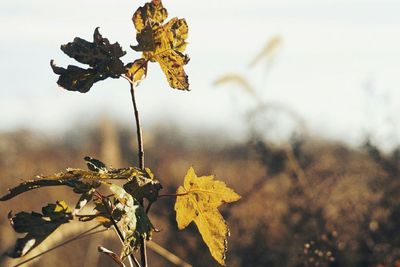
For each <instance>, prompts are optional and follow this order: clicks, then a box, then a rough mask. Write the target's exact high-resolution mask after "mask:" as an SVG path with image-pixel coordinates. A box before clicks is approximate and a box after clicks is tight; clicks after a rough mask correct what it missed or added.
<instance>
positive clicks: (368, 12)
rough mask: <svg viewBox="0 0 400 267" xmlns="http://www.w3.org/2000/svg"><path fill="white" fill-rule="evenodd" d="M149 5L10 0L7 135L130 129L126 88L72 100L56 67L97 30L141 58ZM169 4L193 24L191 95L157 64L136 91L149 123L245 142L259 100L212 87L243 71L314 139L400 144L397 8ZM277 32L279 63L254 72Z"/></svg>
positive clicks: (5, 20) (4, 52) (4, 71)
mask: <svg viewBox="0 0 400 267" xmlns="http://www.w3.org/2000/svg"><path fill="white" fill-rule="evenodd" d="M144 2H145V1H128V0H120V1H104V0H96V1H91V0H85V1H81V0H80V1H78V0H69V1H51V0H39V1H27V0H18V1H15V0H2V1H1V2H0V29H1V35H0V40H1V49H0V58H1V61H0V79H1V80H0V81H1V87H0V122H1V123H0V130H10V129H14V128H16V127H27V128H33V129H40V130H44V131H61V130H62V129H65V128H68V127H69V126H70V125H71V124H73V123H75V122H79V123H85V122H91V121H93V120H95V119H96V117H97V116H98V115H99V114H108V115H109V116H111V117H112V118H117V119H118V121H119V122H122V123H129V124H132V125H133V123H132V121H131V120H132V110H131V108H132V107H131V103H130V98H129V85H128V84H127V82H126V81H125V80H123V79H120V80H112V79H109V80H107V81H104V82H99V83H97V84H95V85H94V87H93V88H92V90H91V91H90V92H89V93H87V94H80V93H74V92H68V91H65V90H62V89H60V88H58V86H57V84H56V80H57V76H56V75H55V74H53V73H52V71H51V68H50V65H49V61H50V59H55V62H56V63H57V64H58V65H59V66H66V65H67V64H74V61H73V60H72V59H69V58H68V57H67V56H66V55H64V54H63V53H62V52H61V50H59V46H60V45H61V44H65V43H67V42H70V41H72V40H73V38H74V37H75V36H79V37H81V38H84V39H87V40H92V34H93V31H94V29H95V28H96V27H97V26H100V32H101V33H102V34H103V36H104V37H107V38H108V39H109V40H110V41H111V42H115V41H118V42H119V43H120V44H121V45H122V46H123V48H124V50H126V51H127V52H128V54H127V56H125V57H124V58H123V60H124V62H128V61H133V60H134V59H135V58H137V57H138V56H139V54H137V53H134V52H133V51H132V50H131V49H130V48H129V45H131V44H135V43H136V40H135V31H134V28H133V25H132V23H131V17H132V14H133V12H134V11H135V9H136V8H137V7H138V6H140V5H143V3H144ZM115 3H118V4H115ZM163 3H164V6H165V7H166V8H167V9H168V11H169V15H170V17H174V16H177V17H185V18H186V20H187V22H188V24H189V39H188V41H189V46H188V49H187V52H188V54H189V56H190V58H191V61H190V62H189V64H188V65H187V67H186V71H187V73H188V74H189V81H190V87H191V90H192V91H191V92H181V91H177V90H173V89H170V88H169V87H168V85H167V82H166V79H165V77H164V76H163V74H162V73H161V71H160V69H159V66H158V65H156V64H152V65H151V67H150V69H149V70H148V77H147V79H146V80H145V81H143V82H142V84H141V85H140V87H139V88H138V89H137V90H138V93H137V95H138V96H137V97H138V102H139V106H140V109H141V113H142V117H143V118H142V121H143V122H144V124H145V126H146V125H150V124H151V123H154V122H157V121H160V120H161V121H164V122H169V121H172V122H176V123H177V124H178V125H179V126H180V127H182V128H190V129H194V130H192V131H197V129H199V128H206V129H211V130H218V129H221V128H225V129H226V130H228V131H230V132H231V133H232V134H233V135H238V136H243V135H244V134H245V133H246V129H245V128H246V127H244V125H245V124H246V122H245V113H246V112H247V111H249V110H251V108H253V107H254V105H253V103H252V100H251V98H249V97H248V96H247V95H246V94H245V93H243V91H242V90H241V89H240V88H239V87H237V86H235V85H226V86H220V87H215V86H213V85H212V83H213V81H215V80H216V79H217V78H218V77H220V76H221V75H224V74H227V73H238V74H240V75H244V76H245V77H247V79H248V80H249V81H250V83H251V84H252V85H253V86H254V87H255V88H256V90H257V92H258V93H259V94H260V95H262V98H263V100H264V101H267V102H272V103H280V104H281V105H284V106H286V107H288V108H290V109H291V110H293V111H294V112H295V113H296V114H297V115H298V116H300V117H302V118H304V120H305V121H306V124H307V127H308V128H309V129H310V131H311V132H314V133H316V134H319V135H322V136H324V137H328V138H333V139H338V140H344V141H346V142H353V143H355V144H357V143H358V142H360V141H361V139H362V138H363V136H365V134H366V132H371V133H372V134H373V136H374V138H375V139H377V140H379V142H380V143H382V144H383V145H384V146H389V145H390V144H398V143H400V127H399V125H400V116H398V114H399V113H400V73H399V72H400V16H399V14H400V1H384V0H380V1H378V0H376V1H372V0H369V1H368V0H359V1H356V0H347V1H323V0H314V1H306V0H297V1H295V0H293V1H289V0H286V1H282V0H270V1H266V0H246V1H235V0H218V1H206V0H205V1H188V0H186V1H179V0H178V1H172V0H164V1H163ZM276 35H279V36H280V37H281V38H282V40H283V45H282V47H281V49H280V50H279V52H278V54H277V57H276V59H275V61H274V65H273V66H272V67H271V68H270V69H269V70H268V72H266V68H265V62H261V63H260V64H259V65H258V66H256V67H255V68H252V69H249V68H248V65H249V63H250V62H251V60H252V59H253V58H254V56H255V55H256V54H257V53H259V52H260V51H261V50H262V49H263V47H264V46H265V44H266V42H267V41H268V40H269V39H270V38H272V37H273V36H276ZM278 124H279V122H278ZM282 124H283V125H284V124H285V123H282ZM266 128H268V127H266ZM268 130H269V129H266V131H268Z"/></svg>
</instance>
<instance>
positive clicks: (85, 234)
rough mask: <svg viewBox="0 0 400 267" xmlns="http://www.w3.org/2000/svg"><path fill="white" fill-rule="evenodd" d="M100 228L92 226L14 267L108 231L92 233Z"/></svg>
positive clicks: (15, 266)
mask: <svg viewBox="0 0 400 267" xmlns="http://www.w3.org/2000/svg"><path fill="white" fill-rule="evenodd" d="M100 226H101V224H99V225H96V226H94V227H92V228H90V229H88V230H86V231H84V232H83V233H80V234H79V235H77V236H75V237H73V238H71V239H68V240H66V241H64V242H62V243H60V244H58V245H56V246H54V247H52V248H50V249H48V250H46V251H43V252H41V253H39V254H37V255H35V256H33V257H31V258H29V259H26V260H24V261H21V262H20V263H18V264H17V265H14V267H18V266H21V265H23V264H25V263H28V262H30V261H31V260H34V259H36V258H38V257H40V256H42V255H44V254H46V253H48V252H50V251H53V250H55V249H57V248H59V247H62V246H64V245H66V244H68V243H70V242H73V241H76V240H79V239H81V238H84V237H87V236H90V235H94V234H97V233H101V232H104V231H107V230H108V229H102V230H98V231H95V232H92V231H93V230H95V229H96V228H98V227H100Z"/></svg>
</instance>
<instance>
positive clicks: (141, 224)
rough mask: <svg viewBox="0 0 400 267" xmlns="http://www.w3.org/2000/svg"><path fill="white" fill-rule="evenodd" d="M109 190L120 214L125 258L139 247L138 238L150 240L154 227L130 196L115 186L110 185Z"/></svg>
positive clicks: (141, 208)
mask: <svg viewBox="0 0 400 267" xmlns="http://www.w3.org/2000/svg"><path fill="white" fill-rule="evenodd" d="M110 190H111V191H112V192H114V194H115V198H116V199H117V200H118V202H117V204H116V206H115V207H116V209H117V210H119V211H121V212H122V213H121V218H120V220H119V224H120V225H121V226H122V227H121V230H122V232H123V233H124V236H125V240H124V249H123V251H124V252H123V254H124V256H127V255H129V254H130V253H132V252H133V250H134V249H136V248H138V247H139V245H140V242H139V241H140V237H142V238H143V239H145V240H150V237H151V233H152V231H153V229H154V227H153V225H152V224H151V222H150V219H149V218H148V217H147V214H146V212H145V211H144V209H143V207H142V206H141V205H139V202H138V201H137V200H136V199H135V198H133V197H132V195H131V194H129V193H127V192H126V191H125V190H124V189H123V188H122V187H120V186H117V185H115V184H112V185H110Z"/></svg>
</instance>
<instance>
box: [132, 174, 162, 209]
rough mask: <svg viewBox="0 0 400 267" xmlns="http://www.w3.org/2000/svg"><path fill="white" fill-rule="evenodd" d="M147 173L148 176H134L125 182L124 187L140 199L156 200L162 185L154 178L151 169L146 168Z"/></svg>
mask: <svg viewBox="0 0 400 267" xmlns="http://www.w3.org/2000/svg"><path fill="white" fill-rule="evenodd" d="M146 174H147V175H146V176H135V177H133V179H132V180H131V181H129V182H128V183H126V184H124V189H125V190H126V192H128V193H129V194H131V195H132V196H133V197H134V198H135V199H137V200H139V201H142V200H143V198H146V199H147V200H148V201H149V202H154V201H156V200H157V197H158V192H159V191H160V190H161V189H162V186H161V184H160V182H159V181H158V180H157V179H155V178H154V175H153V173H152V172H151V171H150V169H148V168H146Z"/></svg>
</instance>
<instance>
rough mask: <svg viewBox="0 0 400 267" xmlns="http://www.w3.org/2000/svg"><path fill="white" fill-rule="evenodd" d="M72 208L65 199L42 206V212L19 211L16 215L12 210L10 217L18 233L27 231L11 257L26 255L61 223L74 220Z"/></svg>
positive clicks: (10, 254)
mask: <svg viewBox="0 0 400 267" xmlns="http://www.w3.org/2000/svg"><path fill="white" fill-rule="evenodd" d="M72 218H73V216H72V212H71V209H70V208H69V207H68V205H67V204H66V203H65V202H64V201H60V202H57V203H56V204H48V205H47V206H46V207H43V208H42V214H40V213H37V212H31V213H27V212H19V213H17V214H15V215H13V214H12V212H10V213H9V214H8V219H9V221H10V223H11V226H12V227H13V228H14V230H15V232H17V233H26V235H25V236H24V237H22V238H18V239H17V242H16V244H15V247H14V249H13V250H12V251H11V252H10V253H9V256H10V257H13V258H19V257H22V256H24V255H26V254H27V253H28V252H29V251H31V250H32V249H33V248H35V247H36V246H38V245H39V244H40V243H41V242H43V241H44V240H45V239H46V238H47V237H48V236H49V235H50V234H51V233H53V232H54V231H55V230H56V229H57V228H58V227H59V226H60V225H61V224H64V223H68V222H69V221H70V220H72Z"/></svg>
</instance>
